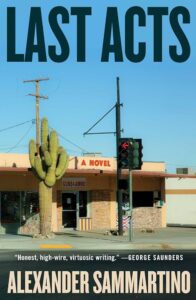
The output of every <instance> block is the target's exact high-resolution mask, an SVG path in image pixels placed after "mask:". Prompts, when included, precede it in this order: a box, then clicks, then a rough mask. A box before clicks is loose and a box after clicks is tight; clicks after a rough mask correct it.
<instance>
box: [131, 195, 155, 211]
mask: <svg viewBox="0 0 196 300" xmlns="http://www.w3.org/2000/svg"><path fill="white" fill-rule="evenodd" d="M136 207H153V192H133V208H136Z"/></svg>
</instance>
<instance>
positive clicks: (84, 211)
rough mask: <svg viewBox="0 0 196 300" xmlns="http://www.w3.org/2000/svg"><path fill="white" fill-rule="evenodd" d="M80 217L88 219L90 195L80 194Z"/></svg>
mask: <svg viewBox="0 0 196 300" xmlns="http://www.w3.org/2000/svg"><path fill="white" fill-rule="evenodd" d="M79 217H80V218H85V217H88V193H87V192H84V191H83V192H79Z"/></svg>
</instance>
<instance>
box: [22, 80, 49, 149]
mask: <svg viewBox="0 0 196 300" xmlns="http://www.w3.org/2000/svg"><path fill="white" fill-rule="evenodd" d="M46 80H49V78H37V79H31V80H24V81H23V83H29V82H33V83H35V94H28V96H33V97H35V105H36V106H35V111H36V147H37V153H39V146H40V129H39V127H40V117H39V100H40V99H45V100H46V99H48V97H47V96H41V95H40V94H39V82H40V81H46Z"/></svg>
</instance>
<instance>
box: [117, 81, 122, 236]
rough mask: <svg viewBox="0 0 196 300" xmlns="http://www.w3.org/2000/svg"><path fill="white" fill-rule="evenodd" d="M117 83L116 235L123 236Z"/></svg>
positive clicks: (118, 90) (118, 93) (118, 88)
mask: <svg viewBox="0 0 196 300" xmlns="http://www.w3.org/2000/svg"><path fill="white" fill-rule="evenodd" d="M116 83H117V102H116V155H117V157H116V163H117V176H116V187H117V189H116V199H117V203H118V234H119V235H123V224H122V192H121V190H119V186H118V185H119V180H120V179H121V168H119V165H118V158H119V141H120V138H121V122H120V108H121V106H122V104H121V103H120V85H119V77H117V79H116Z"/></svg>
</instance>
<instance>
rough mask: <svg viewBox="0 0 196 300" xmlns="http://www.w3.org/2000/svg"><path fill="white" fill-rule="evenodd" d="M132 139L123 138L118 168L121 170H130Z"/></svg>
mask: <svg viewBox="0 0 196 300" xmlns="http://www.w3.org/2000/svg"><path fill="white" fill-rule="evenodd" d="M130 141H131V139H130V138H121V139H120V140H119V146H118V167H119V168H120V169H129V168H130V158H131V157H130V150H131V149H130Z"/></svg>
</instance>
